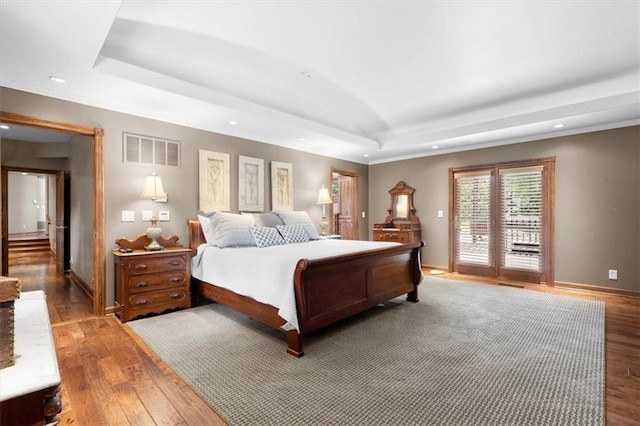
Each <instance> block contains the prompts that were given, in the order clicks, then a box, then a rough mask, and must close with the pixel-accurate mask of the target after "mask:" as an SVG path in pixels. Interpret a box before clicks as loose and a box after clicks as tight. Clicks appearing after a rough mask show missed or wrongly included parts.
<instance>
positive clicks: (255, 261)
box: [191, 239, 399, 331]
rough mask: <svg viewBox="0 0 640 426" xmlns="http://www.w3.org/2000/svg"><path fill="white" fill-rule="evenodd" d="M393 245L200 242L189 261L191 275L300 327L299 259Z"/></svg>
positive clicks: (287, 327)
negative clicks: (297, 297) (261, 305)
mask: <svg viewBox="0 0 640 426" xmlns="http://www.w3.org/2000/svg"><path fill="white" fill-rule="evenodd" d="M394 245H399V243H388V242H379V241H355V240H332V239H324V240H315V241H309V242H307V243H298V244H285V245H278V246H272V247H264V248H257V247H237V248H219V247H214V246H211V245H208V244H202V245H201V246H199V247H198V253H197V255H196V256H194V257H193V259H192V261H191V262H192V265H191V275H193V276H194V277H195V278H197V279H199V280H200V281H205V282H210V283H214V284H215V285H217V286H218V287H224V288H226V289H228V290H232V291H233V292H234V293H237V294H241V295H243V296H248V297H251V298H253V299H255V300H257V301H258V302H262V303H266V304H268V305H271V306H274V307H276V308H278V315H280V317H282V318H283V319H284V320H285V321H287V324H285V326H284V328H286V329H296V330H298V331H300V328H299V326H298V315H297V311H296V300H295V291H294V288H293V274H294V271H295V268H296V264H297V263H298V260H300V259H309V260H313V259H319V258H323V257H330V256H337V255H343V254H347V253H353V252H359V251H366V250H371V249H379V248H382V247H389V246H394Z"/></svg>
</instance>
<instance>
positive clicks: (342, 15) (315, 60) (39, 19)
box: [0, 0, 640, 164]
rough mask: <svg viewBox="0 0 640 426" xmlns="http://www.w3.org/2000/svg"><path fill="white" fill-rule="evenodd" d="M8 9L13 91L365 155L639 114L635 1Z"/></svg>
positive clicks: (7, 55)
mask: <svg viewBox="0 0 640 426" xmlns="http://www.w3.org/2000/svg"><path fill="white" fill-rule="evenodd" d="M0 4H1V10H0V28H1V30H0V31H1V32H0V38H1V40H0V43H1V45H0V49H1V51H0V61H1V62H0V85H2V86H4V87H9V88H13V89H18V90H23V91H27V92H32V93H37V94H41V95H45V96H52V97H55V98H60V99H65V100H70V101H74V102H79V103H82V104H87V105H93V106H97V107H102V108H107V109H112V110H116V111H120V112H125V113H129V114H134V115H138V116H143V117H149V118H154V119H160V120H164V121H168V122H172V123H176V124H182V125H186V126H190V127H195V128H199V129H204V130H209V131H213V132H219V133H223V134H228V135H233V136H238V137H243V138H248V139H253V140H257V141H261V142H266V143H270V144H276V145H280V146H285V147H289V148H294V149H299V150H303V151H309V152H315V153H320V154H324V155H329V156H332V157H337V158H343V159H347V160H351V161H357V162H360V163H370V164H373V163H379V162H384V161H390V160H394V159H400V158H410V157H417V156H424V155H436V154H439V153H444V152H453V151H460V150H465V149H475V148H478V147H484V146H494V145H502V144H508V143H517V142H523V141H529V140H537V139H544V138H549V137H554V136H562V135H567V134H576V133H583V132H587V131H593V130H600V129H608V128H616V127H624V126H629V125H634V124H640V24H639V22H640V2H638V1H595V0H588V1H555V2H550V1H511V2H507V1H495V2H494V1H477V2H472V1H464V2H463V1H449V2H446V1H423V2H420V1H351V2H348V1H312V2H303V1H251V2H245V1H224V2H181V1H164V2H161V1H123V2H115V1H110V2H107V1H105V2H102V1H84V2H58V1H56V2H45V1H33V2H26V1H22V2H19V1H8V0H1V3H0ZM52 75H54V76H60V77H63V78H64V79H65V80H66V83H65V84H59V83H54V82H52V81H50V80H49V78H48V77H49V76H52ZM231 121H234V122H237V124H235V125H233V124H230V122H231ZM556 124H564V127H563V128H561V129H557V128H554V125H556ZM157 136H162V135H157ZM436 146H437V148H435V147H436ZM248 154H250V153H248Z"/></svg>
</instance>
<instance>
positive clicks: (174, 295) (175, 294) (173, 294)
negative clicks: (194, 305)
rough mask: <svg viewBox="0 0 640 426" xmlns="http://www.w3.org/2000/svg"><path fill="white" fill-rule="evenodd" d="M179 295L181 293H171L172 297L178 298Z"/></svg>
mask: <svg viewBox="0 0 640 426" xmlns="http://www.w3.org/2000/svg"><path fill="white" fill-rule="evenodd" d="M178 297H180V293H171V298H172V299H177V298H178Z"/></svg>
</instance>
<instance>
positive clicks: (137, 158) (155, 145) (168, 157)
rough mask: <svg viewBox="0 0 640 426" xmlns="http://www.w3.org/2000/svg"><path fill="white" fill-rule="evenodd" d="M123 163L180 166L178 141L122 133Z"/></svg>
mask: <svg viewBox="0 0 640 426" xmlns="http://www.w3.org/2000/svg"><path fill="white" fill-rule="evenodd" d="M122 143H123V145H124V147H123V150H122V152H123V159H122V161H124V162H125V163H142V164H154V165H160V166H172V167H180V142H178V141H171V140H167V139H160V138H156V137H151V136H142V135H136V134H133V133H123V134H122Z"/></svg>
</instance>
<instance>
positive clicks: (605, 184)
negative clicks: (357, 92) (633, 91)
mask: <svg viewBox="0 0 640 426" xmlns="http://www.w3.org/2000/svg"><path fill="white" fill-rule="evenodd" d="M639 129H640V128H639V127H637V126H635V127H628V128H622V129H616V130H608V131H601V132H595V133H587V134H582V135H575V136H568V137H563V138H554V139H547V140H541V141H534V142H528V143H521V144H516V145H508V146H502V147H495V148H487V149H480V150H475V151H467V152H461V153H454V154H445V155H439V156H431V157H425V158H418V159H412V160H405V161H397V162H392V163H386V164H378V165H372V166H370V168H369V200H370V202H369V211H370V218H369V221H370V223H371V224H373V223H376V222H381V221H382V220H383V219H384V217H385V215H386V209H387V208H388V207H389V195H388V193H387V191H388V190H389V189H390V188H391V187H393V185H395V184H396V183H397V182H398V181H399V180H404V181H406V182H407V183H408V184H409V185H411V186H413V187H414V188H416V192H415V195H414V197H415V200H414V201H415V207H416V209H417V211H416V214H417V216H418V217H419V218H420V221H421V223H422V230H423V231H422V232H423V239H424V240H425V242H426V247H425V248H424V249H423V252H422V262H423V264H427V265H432V266H442V267H446V266H447V265H448V250H449V246H448V219H447V215H448V207H449V206H448V174H447V172H448V169H449V167H459V166H469V165H479V164H489V163H496V162H501V161H513V160H522V159H531V158H542V157H550V156H555V158H556V185H555V195H556V202H555V219H556V221H555V249H556V256H555V267H556V273H555V279H556V281H562V282H570V283H579V284H588V285H597V286H604V287H615V288H621V289H626V290H635V291H640V261H639V260H640V130H639ZM438 210H443V211H444V218H438V217H437V211H438ZM609 269H617V270H618V281H610V280H609V279H608V270H609Z"/></svg>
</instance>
